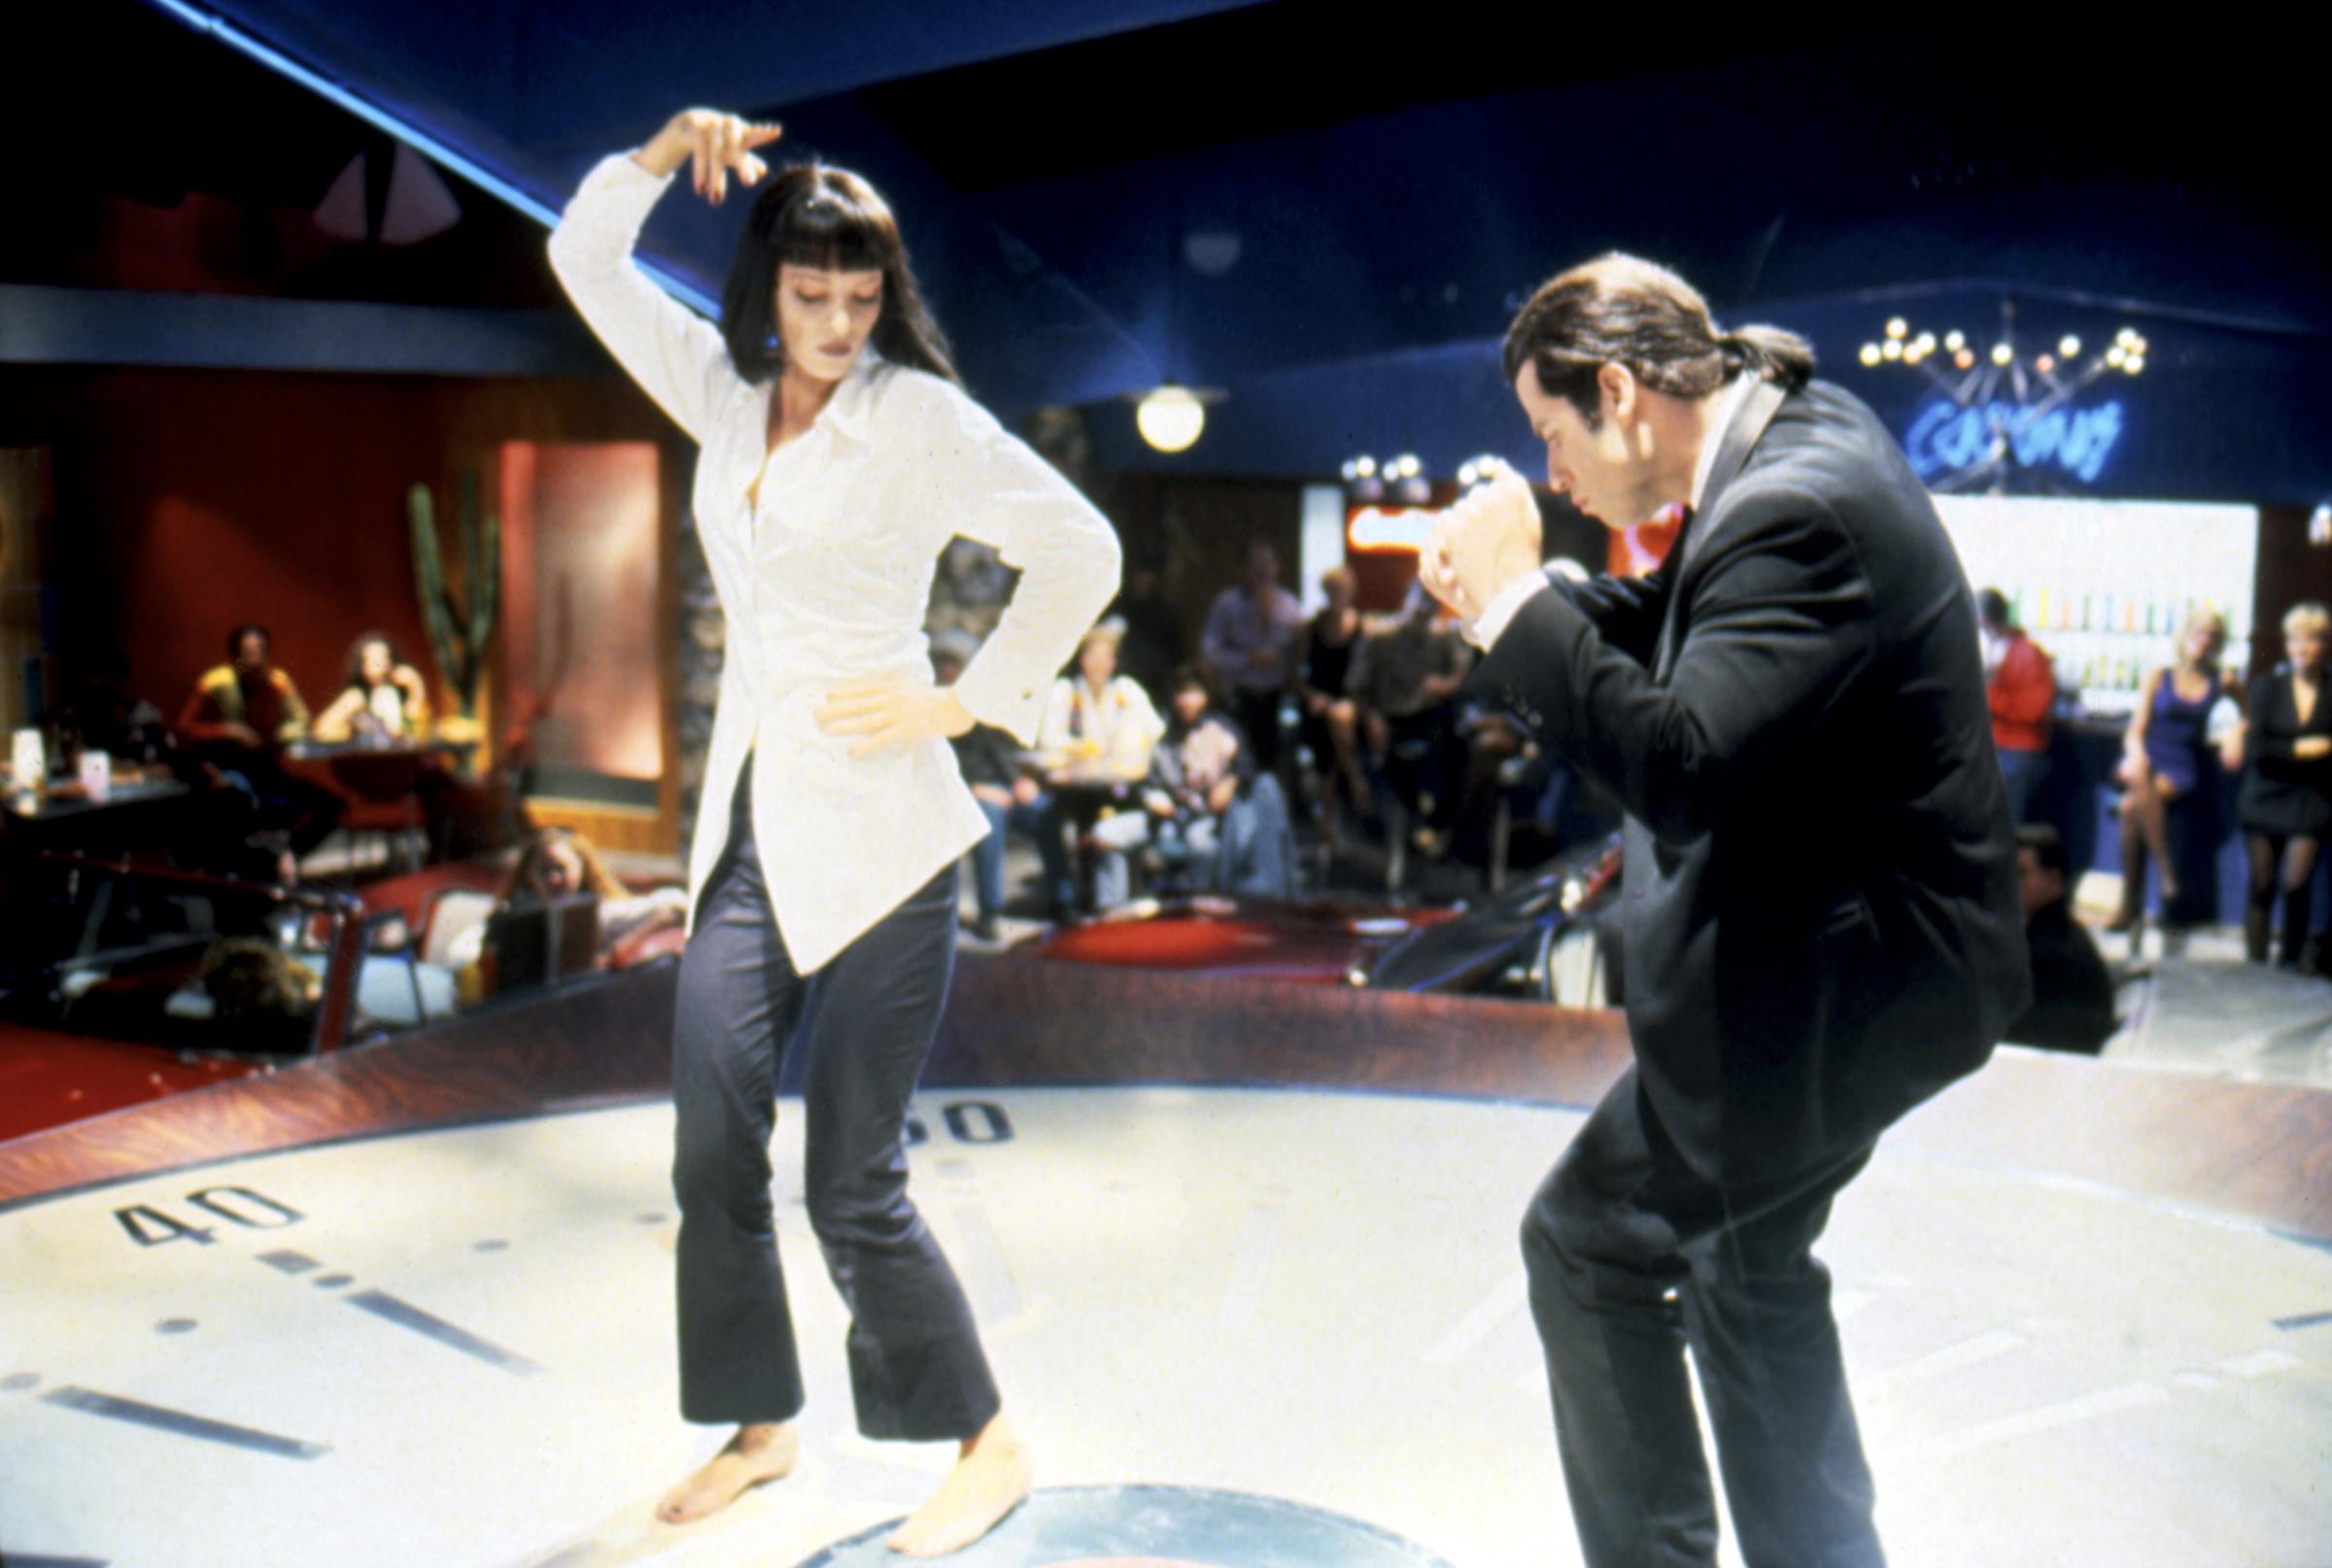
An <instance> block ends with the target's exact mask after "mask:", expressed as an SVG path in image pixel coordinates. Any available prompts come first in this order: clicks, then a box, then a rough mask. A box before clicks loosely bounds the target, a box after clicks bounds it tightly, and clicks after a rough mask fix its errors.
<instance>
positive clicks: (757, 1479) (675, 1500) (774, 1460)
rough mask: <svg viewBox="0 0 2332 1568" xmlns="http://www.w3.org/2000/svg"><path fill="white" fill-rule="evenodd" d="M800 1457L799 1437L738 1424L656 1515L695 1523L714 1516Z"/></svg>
mask: <svg viewBox="0 0 2332 1568" xmlns="http://www.w3.org/2000/svg"><path fill="white" fill-rule="evenodd" d="M801 1456H802V1434H801V1433H799V1432H797V1431H795V1430H794V1427H793V1423H792V1422H790V1421H789V1422H787V1423H786V1424H784V1425H782V1426H740V1427H738V1428H737V1436H735V1437H733V1438H731V1439H730V1440H729V1442H728V1444H727V1446H726V1447H724V1448H723V1449H721V1451H720V1452H718V1453H716V1454H714V1455H713V1456H712V1458H711V1460H710V1461H709V1462H707V1463H706V1464H705V1466H704V1468H703V1469H702V1470H700V1471H698V1472H697V1473H696V1474H695V1475H693V1476H691V1477H689V1478H688V1479H687V1480H686V1481H684V1482H682V1483H680V1484H679V1485H677V1486H674V1487H673V1488H672V1489H671V1490H670V1491H669V1492H666V1493H665V1494H664V1501H663V1502H661V1503H658V1504H657V1505H656V1517H658V1518H660V1519H662V1520H664V1522H665V1523H667V1524H694V1523H695V1522H696V1521H697V1520H699V1519H701V1518H703V1517H706V1516H708V1515H712V1514H718V1513H719V1512H720V1511H721V1510H722V1509H724V1508H727V1507H728V1506H729V1505H730V1504H731V1503H734V1502H736V1501H737V1499H738V1498H739V1497H741V1496H743V1495H744V1494H745V1493H746V1492H748V1491H750V1490H751V1489H752V1488H754V1487H755V1486H758V1485H760V1484H761V1483H763V1482H766V1481H775V1480H777V1479H778V1478H779V1477H781V1476H784V1475H786V1474H787V1473H788V1472H790V1471H791V1470H792V1469H793V1468H794V1461H795V1460H796V1459H799V1458H800V1457H801Z"/></svg>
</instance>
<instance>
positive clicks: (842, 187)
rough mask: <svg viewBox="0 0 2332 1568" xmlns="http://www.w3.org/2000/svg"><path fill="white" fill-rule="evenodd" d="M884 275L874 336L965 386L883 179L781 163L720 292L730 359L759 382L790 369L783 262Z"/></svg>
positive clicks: (894, 357)
mask: <svg viewBox="0 0 2332 1568" xmlns="http://www.w3.org/2000/svg"><path fill="white" fill-rule="evenodd" d="M784 265H792V266H797V267H816V268H818V269H820V270H822V271H829V272H879V273H881V274H882V284H883V290H882V315H881V317H880V318H879V319H878V320H877V321H876V322H875V324H874V337H873V340H872V341H873V343H874V348H875V350H876V351H877V352H878V353H880V354H881V356H882V357H883V358H885V359H887V360H889V361H890V362H891V363H893V364H904V365H910V366H912V367H914V368H915V369H918V370H928V371H930V372H931V373H932V374H934V375H937V376H943V377H945V378H946V379H947V380H949V381H955V382H957V383H958V385H961V382H960V379H959V378H958V377H957V375H956V373H955V365H954V362H953V360H952V359H951V358H949V356H948V353H947V339H946V337H945V336H944V335H943V333H942V332H941V331H940V328H939V324H937V323H935V322H934V321H933V320H932V319H931V315H930V312H928V311H927V310H926V309H925V308H924V306H923V294H922V290H919V289H917V288H916V287H915V276H914V272H913V271H912V269H910V268H909V265H908V260H907V247H906V245H905V244H904V243H903V242H902V241H901V240H900V238H899V223H898V220H896V219H895V218H893V217H892V216H891V209H890V208H889V206H888V205H886V204H885V203H884V201H883V199H882V197H881V195H880V194H878V193H877V192H876V191H875V189H874V187H873V186H871V185H869V184H867V182H866V181H864V180H862V179H860V178H859V177H858V176H857V175H855V174H852V173H851V172H850V171H849V170H847V169H837V168H832V167H829V166H827V165H825V164H819V163H803V164H796V165H794V166H793V167H791V168H787V169H780V170H778V171H777V172H776V173H775V174H774V175H772V177H771V178H770V180H769V182H768V183H767V184H766V185H765V186H764V187H763V188H762V191H761V194H760V195H758V196H756V197H755V198H754V201H753V210H752V212H751V214H750V215H749V216H748V217H747V218H746V220H745V228H744V232H743V233H742V234H740V235H738V236H737V259H736V260H735V261H734V262H733V263H732V264H731V265H730V268H729V281H728V285H727V287H726V288H724V289H723V290H721V336H722V338H723V340H724V341H725V342H726V343H727V344H728V346H729V358H730V362H731V363H733V364H735V365H736V366H737V374H739V375H741V376H742V377H744V378H745V380H747V381H750V382H755V383H759V382H764V381H767V380H769V379H770V378H771V377H772V376H774V375H776V374H777V373H778V372H780V371H781V370H783V369H784V368H785V353H784V349H783V347H782V346H781V345H780V344H779V343H778V341H777V322H776V316H775V303H774V301H775V297H776V289H777V269H778V268H779V267H780V266H784Z"/></svg>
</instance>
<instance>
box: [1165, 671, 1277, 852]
mask: <svg viewBox="0 0 2332 1568" xmlns="http://www.w3.org/2000/svg"><path fill="white" fill-rule="evenodd" d="M1213 704H1214V693H1213V691H1212V690H1211V689H1210V688H1209V686H1208V684H1207V678H1206V674H1205V672H1204V671H1203V670H1201V669H1199V668H1197V667H1195V666H1190V667H1185V668H1184V669H1183V671H1182V672H1181V673H1180V674H1178V675H1177V676H1176V677H1175V681H1174V691H1173V694H1172V697H1171V699H1170V707H1169V712H1170V714H1171V717H1170V718H1169V719H1168V721H1167V726H1166V733H1165V735H1164V737H1163V738H1162V739H1161V740H1160V741H1159V744H1158V748H1157V753H1156V756H1155V759H1154V761H1153V762H1152V765H1151V767H1150V781H1149V787H1148V788H1147V789H1146V790H1144V792H1143V797H1142V799H1143V804H1144V805H1145V807H1146V808H1147V809H1148V811H1149V824H1148V826H1149V832H1150V835H1151V837H1152V839H1153V841H1154V842H1155V843H1156V845H1157V847H1158V852H1159V856H1160V858H1161V859H1162V860H1163V861H1164V862H1165V863H1166V864H1167V866H1168V867H1169V868H1170V869H1181V870H1183V872H1184V873H1185V874H1186V875H1187V876H1188V878H1189V880H1190V881H1192V882H1193V883H1195V884H1196V885H1197V886H1198V887H1199V888H1201V889H1204V890H1209V891H1217V892H1229V893H1258V894H1267V895H1274V896H1282V897H1284V896H1286V894H1287V893H1288V891H1289V883H1288V871H1289V868H1288V865H1287V854H1286V844H1287V803H1286V798H1285V797H1284V796H1282V795H1281V793H1280V786H1279V781H1278V780H1277V779H1275V778H1274V777H1272V775H1271V774H1269V773H1267V772H1264V771H1262V770H1261V769H1260V768H1259V767H1258V766H1257V764H1256V760H1255V757H1254V754H1253V753H1252V751H1250V750H1249V748H1248V744H1247V737H1246V736H1245V735H1244V734H1242V733H1240V730H1239V726H1238V725H1237V724H1236V723H1235V722H1233V721H1232V720H1231V719H1230V718H1229V717H1228V716H1227V715H1225V714H1221V713H1217V712H1216V711H1215V709H1214V705H1213Z"/></svg>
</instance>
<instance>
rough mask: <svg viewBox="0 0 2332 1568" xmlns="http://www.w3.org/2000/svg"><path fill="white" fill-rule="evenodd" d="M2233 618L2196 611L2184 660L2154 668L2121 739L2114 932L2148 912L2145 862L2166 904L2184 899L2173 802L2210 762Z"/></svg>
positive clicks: (2182, 649)
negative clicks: (2221, 665)
mask: <svg viewBox="0 0 2332 1568" xmlns="http://www.w3.org/2000/svg"><path fill="white" fill-rule="evenodd" d="M2226 646H2227V624H2226V622H2225V621H2224V620H2223V619H2221V618H2220V616H2219V613H2218V612H2217V611H2216V610H2197V611H2196V612H2195V613H2194V614H2192V615H2190V616H2188V617H2187V618H2186V626H2185V629H2184V630H2183V631H2180V632H2179V633H2178V663H2177V664H2175V665H2166V666H2164V667H2163V668H2160V669H2157V670H2155V671H2153V673H2151V674H2149V675H2147V676H2146V678H2145V689H2144V691H2143V693H2142V694H2141V695H2140V697H2139V699H2138V712H2137V714H2136V715H2135V716H2134V717H2133V718H2132V719H2131V720H2130V728H2129V733H2127V734H2126V735H2125V736H2124V737H2123V739H2122V759H2121V767H2119V768H2118V769H2117V770H2116V775H2115V776H2116V777H2118V778H2119V779H2120V780H2121V782H2122V784H2123V785H2124V786H2125V787H2126V788H2125V792H2124V793H2123V795H2122V798H2121V910H2120V912H2119V913H2118V914H2116V915H2115V916H2114V917H2113V919H2112V921H2111V922H2110V923H2109V925H2108V926H2107V927H2106V929H2107V930H2108V931H2130V930H2133V929H2135V928H2136V926H2137V924H2138V922H2139V920H2140V919H2141V918H2142V917H2143V913H2144V910H2145V862H2146V857H2147V855H2149V854H2150V855H2152V857H2153V859H2154V862H2155V864H2156V865H2157V866H2158V867H2159V868H2160V878H2161V887H2162V908H2163V910H2164V912H2165V913H2167V912H2168V911H2169V910H2170V909H2171V907H2172V906H2173V905H2175V904H2176V903H2178V866H2177V864H2176V863H2175V862H2174V861H2173V860H2172V859H2171V854H2170V823H2169V815H2170V807H2171V806H2172V805H2173V804H2174V803H2176V802H2177V801H2182V800H2184V799H2186V797H2188V796H2190V795H2192V794H2193V793H2194V792H2195V790H2196V789H2197V788H2198V787H2199V786H2200V785H2201V784H2202V782H2203V779H2204V777H2205V773H2204V769H2205V768H2207V767H2211V766H2212V760H2213V758H2214V756H2215V748H2214V747H2212V744H2211V741H2210V729H2211V710H2212V708H2213V707H2214V706H2216V705H2217V703H2218V699H2219V695H2220V691H2221V689H2222V687H2221V681H2220V677H2219V670H2218V660H2219V655H2220V654H2222V653H2223V652H2225V650H2226Z"/></svg>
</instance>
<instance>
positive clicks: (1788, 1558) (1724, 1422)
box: [1523, 1068, 1885, 1568]
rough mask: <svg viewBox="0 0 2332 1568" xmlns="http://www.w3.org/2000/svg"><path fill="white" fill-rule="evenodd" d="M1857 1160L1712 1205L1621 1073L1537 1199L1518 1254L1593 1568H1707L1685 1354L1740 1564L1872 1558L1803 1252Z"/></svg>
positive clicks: (1713, 1526) (1860, 1157) (1704, 1473)
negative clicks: (1693, 1366) (1703, 1409)
mask: <svg viewBox="0 0 2332 1568" xmlns="http://www.w3.org/2000/svg"><path fill="white" fill-rule="evenodd" d="M1869 1154H1870V1151H1869V1146H1868V1145H1866V1146H1864V1147H1862V1148H1859V1149H1856V1150H1854V1151H1853V1152H1851V1153H1849V1154H1846V1155H1844V1156H1842V1157H1838V1158H1835V1159H1833V1160H1831V1161H1829V1162H1828V1163H1826V1164H1823V1165H1819V1166H1816V1167H1814V1168H1812V1169H1809V1170H1806V1171H1803V1172H1800V1173H1797V1174H1795V1175H1792V1176H1787V1177H1779V1178H1772V1179H1766V1180H1761V1181H1759V1182H1756V1183H1754V1184H1751V1185H1745V1186H1740V1187H1735V1188H1730V1189H1728V1188H1720V1187H1718V1186H1716V1185H1714V1184H1713V1183H1711V1182H1709V1181H1707V1180H1705V1179H1703V1178H1701V1177H1700V1176H1696V1175H1694V1174H1693V1172H1692V1171H1691V1169H1690V1168H1689V1167H1688V1166H1687V1165H1686V1164H1685V1162H1684V1161H1683V1160H1682V1159H1681V1158H1680V1157H1679V1156H1678V1154H1677V1152H1676V1150H1675V1148H1674V1147H1673V1146H1672V1145H1671V1144H1670V1143H1669V1142H1668V1140H1667V1139H1666V1137H1665V1135H1664V1134H1663V1132H1662V1131H1661V1128H1660V1124H1659V1121H1658V1118H1657V1114H1656V1113H1655V1112H1654V1110H1653V1109H1652V1108H1651V1107H1650V1106H1649V1105H1647V1104H1646V1103H1645V1101H1644V1099H1643V1096H1642V1093H1641V1090H1640V1086H1639V1084H1638V1082H1637V1079H1636V1074H1635V1071H1634V1069H1632V1068H1630V1069H1629V1071H1628V1073H1627V1074H1626V1075H1625V1076H1624V1077H1622V1078H1621V1080H1620V1081H1619V1083H1618V1084H1616V1085H1615V1086H1614V1087H1613V1088H1612V1090H1611V1092H1610V1093H1609V1094H1607V1095H1606V1096H1605V1097H1604V1099H1603V1102H1602V1104H1601V1105H1599V1106H1597V1107H1596V1108H1595V1113H1594V1114H1593V1115H1592V1116H1590V1117H1589V1118H1588V1121H1587V1125H1586V1126H1585V1127H1583V1128H1582V1129H1581V1130H1580V1133H1579V1136H1578V1138H1577V1139H1576V1140H1575V1141H1574V1142H1572V1144H1571V1146H1570V1148H1569V1149H1568V1150H1567V1151H1566V1152H1565V1153H1564V1155H1563V1157H1562V1159H1561V1161H1560V1163H1559V1164H1558V1165H1557V1166H1556V1168H1555V1170H1554V1172H1553V1173H1552V1174H1551V1175H1549V1176H1548V1177H1547V1179H1546V1181H1545V1183H1544V1184H1543V1185H1541V1186H1540V1188H1539V1189H1538V1194H1537V1196H1536V1197H1535V1198H1534V1199H1533V1200H1532V1201H1531V1204H1530V1209H1529V1211H1528V1213H1527V1214H1526V1216H1525V1218H1524V1222H1523V1255H1524V1258H1525V1260H1526V1262H1527V1263H1528V1265H1529V1271H1530V1311H1531V1314H1532V1316H1533V1317H1535V1318H1536V1319H1537V1323H1538V1333H1539V1339H1540V1341H1541V1342H1542V1343H1543V1345H1544V1346H1545V1348H1546V1354H1547V1374H1548V1381H1549V1383H1550V1386H1551V1388H1552V1390H1553V1394H1554V1400H1555V1427H1556V1442H1557V1446H1558V1448H1559V1449H1560V1452H1561V1455H1562V1466H1563V1477H1564V1480H1565V1482H1566V1483H1567V1484H1568V1488H1569V1491H1570V1496H1571V1509H1572V1514H1573V1516H1574V1517H1575V1519H1576V1521H1577V1524H1578V1528H1579V1539H1580V1545H1581V1547H1582V1549H1583V1551H1585V1554H1586V1558H1587V1561H1588V1563H1589V1565H1590V1568H1655V1565H1657V1568H1687V1565H1690V1568H1705V1565H1706V1564H1708V1563H1711V1562H1713V1561H1714V1560H1715V1557H1716V1545H1717V1514H1716V1503H1715V1499H1714V1496H1713V1493H1712V1490H1711V1487H1710V1483H1709V1476H1708V1468H1707V1463H1706V1461H1705V1459H1704V1458H1703V1457H1702V1454H1701V1449H1700V1432H1699V1427H1698V1423H1697V1421H1696V1419H1695V1416H1694V1414H1693V1398H1692V1390H1691V1386H1690V1384H1689V1382H1688V1377H1689V1374H1688V1373H1687V1370H1686V1366H1685V1348H1686V1346H1687V1344H1688V1343H1689V1344H1690V1346H1691V1349H1692V1356H1693V1360H1694V1361H1695V1363H1697V1364H1698V1367H1699V1370H1700V1381H1701V1388H1702V1390H1703V1392H1704V1394H1705V1396H1706V1399H1707V1402H1708V1407H1709V1409H1708V1415H1709V1423H1710V1425H1711V1426H1712V1427H1713V1428H1714V1430H1715V1436H1716V1442H1717V1458H1718V1462H1719V1464H1721V1465H1722V1466H1723V1467H1724V1472H1725V1494H1726V1496H1727V1497H1728V1498H1730V1499H1731V1500H1732V1511H1733V1524H1734V1528H1735V1531H1736V1532H1737V1534H1738V1536H1739V1539H1740V1543H1741V1550H1742V1553H1743V1555H1744V1557H1745V1558H1746V1559H1747V1560H1748V1561H1749V1562H1750V1563H1751V1564H1753V1565H1756V1568H1765V1565H1766V1564H1776V1565H1780V1564H1798V1565H1802V1568H1829V1565H1833V1564H1837V1565H1847V1564H1851V1565H1855V1568H1864V1565H1876V1564H1879V1563H1882V1562H1883V1561H1884V1560H1885V1558H1884V1556H1883V1554H1882V1553H1881V1551H1880V1550H1879V1545H1878V1537H1877V1534H1876V1532H1875V1531H1874V1530H1873V1528H1872V1525H1871V1518H1870V1511H1871V1500H1872V1492H1871V1484H1870V1472H1869V1467H1868V1466H1867V1465H1866V1464H1865V1463H1864V1460H1863V1452H1862V1445H1861V1441H1860V1439H1859V1437H1858V1435H1857V1433H1856V1429H1855V1422H1854V1410H1853V1407H1852V1405H1851V1404H1850V1403H1849V1402H1848V1399H1847V1394H1846V1376H1845V1369H1844V1367H1843V1366H1842V1364H1841V1363H1840V1360H1839V1355H1838V1339H1837V1331H1836V1328H1835V1324H1834V1321H1833V1319H1832V1316H1831V1312H1830V1276H1829V1274H1828V1273H1827V1272H1826V1271H1825V1270H1824V1269H1823V1267H1822V1265H1821V1264H1819V1263H1818V1262H1816V1261H1815V1260H1814V1258H1813V1255H1812V1251H1811V1248H1812V1246H1813V1244H1814V1240H1815V1238H1816V1237H1818V1236H1819V1235H1820V1234H1821V1231H1822V1227H1823V1224H1824V1222H1825V1221H1827V1220H1828V1219H1829V1217H1830V1204H1831V1199H1832V1198H1833V1197H1834V1196H1835V1194H1836V1192H1837V1191H1838V1189H1839V1188H1840V1187H1842V1186H1844V1185H1845V1184H1846V1182H1847V1180H1848V1179H1849V1178H1850V1177H1851V1176H1854V1174H1855V1173H1856V1172H1858V1171H1860V1170H1861V1169H1862V1168H1863V1165H1864V1164H1865V1162H1867V1161H1868V1160H1869Z"/></svg>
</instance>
